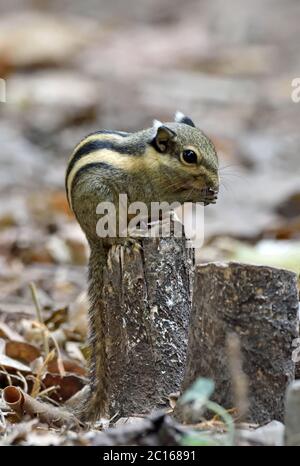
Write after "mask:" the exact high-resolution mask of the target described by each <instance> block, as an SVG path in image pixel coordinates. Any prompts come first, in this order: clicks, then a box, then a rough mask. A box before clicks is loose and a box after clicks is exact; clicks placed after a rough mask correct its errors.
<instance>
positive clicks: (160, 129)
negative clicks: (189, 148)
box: [152, 120, 177, 153]
mask: <svg viewBox="0 0 300 466" xmlns="http://www.w3.org/2000/svg"><path fill="white" fill-rule="evenodd" d="M176 137H177V135H176V133H175V131H173V130H172V129H170V128H168V127H167V126H165V125H164V124H163V123H161V121H158V120H154V121H153V139H152V145H153V146H154V147H155V149H156V150H157V151H158V152H161V153H164V152H168V149H169V147H170V142H171V141H175V139H176Z"/></svg>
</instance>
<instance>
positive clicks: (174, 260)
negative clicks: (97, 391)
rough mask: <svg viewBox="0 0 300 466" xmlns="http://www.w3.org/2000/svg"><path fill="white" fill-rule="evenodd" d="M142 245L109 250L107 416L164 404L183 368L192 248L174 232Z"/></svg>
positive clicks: (106, 285)
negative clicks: (131, 249)
mask: <svg viewBox="0 0 300 466" xmlns="http://www.w3.org/2000/svg"><path fill="white" fill-rule="evenodd" d="M141 243H142V249H141V250H140V251H138V250H136V251H135V252H132V253H129V252H128V251H127V250H126V249H123V247H117V248H116V249H114V250H111V251H110V254H109V261H108V266H107V268H106V270H105V272H104V289H103V299H104V318H105V322H106V325H105V326H106V328H107V335H106V338H105V342H103V344H105V345H106V353H107V357H108V366H109V371H110V375H109V405H110V408H109V414H110V415H111V416H112V415H114V414H116V413H119V416H127V415H133V414H140V413H149V412H151V411H152V410H153V409H154V408H159V407H162V406H164V405H165V404H166V402H167V398H166V397H167V395H168V394H170V393H171V392H174V391H176V390H178V389H179V387H180V385H181V383H182V378H183V371H184V367H185V361H186V348H187V335H188V326H189V316H190V308H191V293H190V278H191V273H190V272H191V268H192V266H193V260H192V252H191V250H190V249H187V248H186V244H185V243H186V241H185V239H184V238H175V237H174V236H171V237H169V238H160V239H149V238H147V239H146V238H145V239H143V240H142V241H141Z"/></svg>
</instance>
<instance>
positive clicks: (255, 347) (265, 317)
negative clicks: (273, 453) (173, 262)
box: [177, 263, 298, 423]
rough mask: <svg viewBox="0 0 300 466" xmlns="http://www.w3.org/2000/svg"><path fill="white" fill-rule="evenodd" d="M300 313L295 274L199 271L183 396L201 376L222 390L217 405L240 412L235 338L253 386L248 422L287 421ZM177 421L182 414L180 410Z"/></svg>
mask: <svg viewBox="0 0 300 466" xmlns="http://www.w3.org/2000/svg"><path fill="white" fill-rule="evenodd" d="M297 312H298V291H297V279H296V274H294V273H292V272H289V271H287V270H280V269H276V268H272V267H265V266H254V265H247V264H239V263H229V264H222V263H209V264H204V265H200V266H198V267H197V268H196V274H195V283H194V296H193V307H192V313H191V322H190V330H189V343H188V354H187V367H186V372H185V377H184V382H183V385H182V390H183V391H184V390H186V389H187V388H188V387H189V386H190V385H191V384H192V382H194V381H195V379H197V377H199V376H202V377H209V378H212V379H213V380H214V381H215V384H216V390H215V394H214V400H215V401H217V402H218V403H220V404H221V405H222V406H224V407H226V408H232V407H233V406H234V400H233V397H232V387H231V377H230V371H229V368H228V357H227V354H226V336H227V335H228V333H230V332H235V333H236V334H237V335H238V336H239V338H240V342H241V353H242V359H243V371H244V372H245V374H246V376H247V377H248V380H249V387H248V389H249V395H248V396H249V411H248V419H249V420H251V421H254V422H257V423H264V422H267V421H270V420H272V419H276V420H282V419H283V416H284V397H285V391H286V388H287V386H288V384H289V382H291V381H292V380H293V379H294V375H295V364H294V362H293V360H292V351H293V347H292V342H293V340H294V338H296V337H297V335H298V318H297ZM177 415H178V417H180V416H182V413H180V411H179V410H178V412H177Z"/></svg>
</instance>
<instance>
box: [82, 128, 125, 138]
mask: <svg viewBox="0 0 300 466" xmlns="http://www.w3.org/2000/svg"><path fill="white" fill-rule="evenodd" d="M94 134H116V135H117V136H122V138H126V136H128V135H129V134H130V133H126V131H114V130H111V129H100V130H99V131H94V132H93V133H90V134H88V135H87V137H89V136H93V135H94Z"/></svg>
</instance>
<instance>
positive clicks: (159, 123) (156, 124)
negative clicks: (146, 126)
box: [153, 120, 163, 129]
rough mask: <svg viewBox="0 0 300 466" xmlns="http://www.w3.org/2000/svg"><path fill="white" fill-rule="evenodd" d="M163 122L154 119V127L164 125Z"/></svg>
mask: <svg viewBox="0 0 300 466" xmlns="http://www.w3.org/2000/svg"><path fill="white" fill-rule="evenodd" d="M162 125H163V124H162V122H161V121H159V120H153V128H154V129H158V128H159V127H160V126H162Z"/></svg>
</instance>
